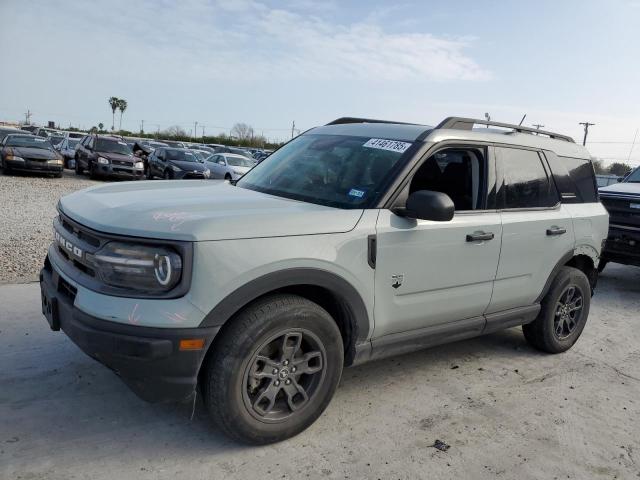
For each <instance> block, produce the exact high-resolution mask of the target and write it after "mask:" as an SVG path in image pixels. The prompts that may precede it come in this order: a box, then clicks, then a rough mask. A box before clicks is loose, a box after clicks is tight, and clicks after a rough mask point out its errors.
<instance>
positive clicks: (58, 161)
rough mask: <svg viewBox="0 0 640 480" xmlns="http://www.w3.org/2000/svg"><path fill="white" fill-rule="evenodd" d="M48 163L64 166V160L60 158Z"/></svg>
mask: <svg viewBox="0 0 640 480" xmlns="http://www.w3.org/2000/svg"><path fill="white" fill-rule="evenodd" d="M47 163H48V164H49V165H62V160H60V159H59V158H54V159H52V160H47Z"/></svg>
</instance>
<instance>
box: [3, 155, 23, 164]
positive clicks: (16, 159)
mask: <svg viewBox="0 0 640 480" xmlns="http://www.w3.org/2000/svg"><path fill="white" fill-rule="evenodd" d="M7 160H11V161H13V162H24V158H22V157H16V156H15V155H12V154H9V155H7Z"/></svg>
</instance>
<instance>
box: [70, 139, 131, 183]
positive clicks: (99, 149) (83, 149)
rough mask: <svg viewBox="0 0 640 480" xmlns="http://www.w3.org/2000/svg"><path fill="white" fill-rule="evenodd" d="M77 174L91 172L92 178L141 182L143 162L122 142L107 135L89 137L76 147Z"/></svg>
mask: <svg viewBox="0 0 640 480" xmlns="http://www.w3.org/2000/svg"><path fill="white" fill-rule="evenodd" d="M75 160H76V166H75V169H76V174H78V175H81V174H82V173H83V172H84V170H85V169H86V170H88V171H89V175H91V177H92V178H96V177H117V178H127V179H131V180H139V179H141V178H142V176H143V174H144V164H143V162H142V161H141V160H140V159H139V158H137V157H135V156H134V155H133V152H132V151H131V148H129V146H128V145H127V144H126V143H125V142H124V141H122V140H120V139H118V138H115V137H111V136H107V135H87V136H86V137H85V138H83V139H82V141H81V142H80V143H79V144H78V145H77V147H76V153H75Z"/></svg>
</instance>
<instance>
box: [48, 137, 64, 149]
mask: <svg viewBox="0 0 640 480" xmlns="http://www.w3.org/2000/svg"><path fill="white" fill-rule="evenodd" d="M47 138H48V140H49V142H51V145H53V148H55V149H56V150H59V148H60V144H61V143H62V141H63V140H64V135H49V136H48V137H47Z"/></svg>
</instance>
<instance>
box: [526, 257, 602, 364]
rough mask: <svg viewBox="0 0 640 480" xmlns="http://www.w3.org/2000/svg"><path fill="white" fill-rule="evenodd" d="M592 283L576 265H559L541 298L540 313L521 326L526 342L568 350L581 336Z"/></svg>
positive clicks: (546, 348)
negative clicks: (560, 267) (559, 268)
mask: <svg viewBox="0 0 640 480" xmlns="http://www.w3.org/2000/svg"><path fill="white" fill-rule="evenodd" d="M590 305H591V286H590V284H589V279H588V278H587V276H586V275H585V274H584V273H583V272H582V271H581V270H578V269H577V268H573V267H562V269H561V270H560V272H559V273H558V275H557V276H556V278H555V279H554V280H553V282H552V284H551V288H549V291H548V292H547V294H546V295H545V296H544V298H543V299H542V302H541V305H540V306H541V308H540V313H539V314H538V317H537V318H536V319H535V320H534V321H533V322H531V323H529V324H527V325H523V326H522V331H523V333H524V337H525V338H526V340H527V342H528V343H529V344H530V345H531V346H533V347H535V348H537V349H538V350H542V351H544V352H548V353H561V352H564V351H566V350H569V349H570V348H571V347H572V346H573V344H574V343H576V341H577V340H578V338H579V337H580V334H581V333H582V330H583V329H584V326H585V325H586V323H587V317H588V316H589V307H590Z"/></svg>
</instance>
